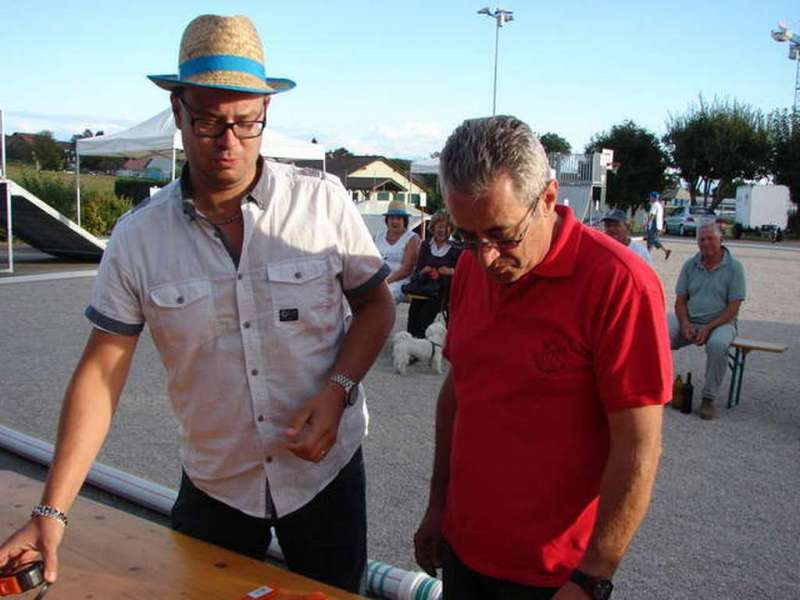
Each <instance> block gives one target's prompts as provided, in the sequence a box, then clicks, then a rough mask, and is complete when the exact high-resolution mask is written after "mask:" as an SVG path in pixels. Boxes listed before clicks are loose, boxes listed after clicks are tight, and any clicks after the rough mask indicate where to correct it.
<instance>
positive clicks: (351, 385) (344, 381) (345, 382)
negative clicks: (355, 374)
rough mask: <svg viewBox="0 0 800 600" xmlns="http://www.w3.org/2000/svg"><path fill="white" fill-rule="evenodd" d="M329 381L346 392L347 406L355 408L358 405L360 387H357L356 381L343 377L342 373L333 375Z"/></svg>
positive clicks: (345, 400) (345, 403)
mask: <svg viewBox="0 0 800 600" xmlns="http://www.w3.org/2000/svg"><path fill="white" fill-rule="evenodd" d="M328 381H330V382H331V383H335V384H336V385H338V386H339V387H340V388H342V389H343V390H344V405H345V406H353V405H354V404H355V403H356V396H357V395H358V394H357V392H358V385H356V382H355V381H353V380H352V379H350V378H349V377H348V376H347V375H342V374H341V373H334V374H333V375H331V378H330V379H329V380H328Z"/></svg>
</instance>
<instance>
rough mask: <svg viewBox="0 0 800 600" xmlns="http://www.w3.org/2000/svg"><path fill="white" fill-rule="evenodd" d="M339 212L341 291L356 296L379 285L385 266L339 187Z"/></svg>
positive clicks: (386, 268)
mask: <svg viewBox="0 0 800 600" xmlns="http://www.w3.org/2000/svg"><path fill="white" fill-rule="evenodd" d="M336 188H337V189H336V191H335V194H336V196H337V198H336V200H338V203H337V204H338V205H339V206H340V207H341V208H340V211H341V212H340V214H339V218H338V219H336V221H337V222H338V240H339V252H340V254H341V256H342V264H343V268H342V289H343V290H344V291H345V292H346V293H348V294H358V293H361V292H364V291H367V290H369V289H370V288H373V287H375V286H377V285H379V284H380V283H381V282H382V281H383V280H384V279H386V277H388V276H389V273H390V269H389V266H388V265H387V264H386V263H385V262H384V261H383V258H382V257H381V255H380V253H379V252H378V249H377V248H376V247H375V242H374V241H373V239H372V236H371V235H370V234H369V229H367V224H366V223H365V222H364V219H363V217H362V216H361V215H360V214H359V212H358V209H357V208H356V206H355V204H353V201H352V200H350V198H349V197H348V196H347V192H345V190H344V188H343V187H341V185H337V186H336Z"/></svg>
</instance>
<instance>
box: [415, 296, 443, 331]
mask: <svg viewBox="0 0 800 600" xmlns="http://www.w3.org/2000/svg"><path fill="white" fill-rule="evenodd" d="M441 309H442V301H441V299H440V298H439V297H438V296H437V297H435V298H428V299H427V300H417V299H416V298H415V299H414V300H412V301H411V305H410V306H409V307H408V324H407V325H406V330H407V331H408V333H410V334H411V335H413V336H414V337H415V338H422V339H425V330H426V329H427V328H428V325H430V324H431V323H433V321H434V319H436V315H438V314H439V311H440V310H441Z"/></svg>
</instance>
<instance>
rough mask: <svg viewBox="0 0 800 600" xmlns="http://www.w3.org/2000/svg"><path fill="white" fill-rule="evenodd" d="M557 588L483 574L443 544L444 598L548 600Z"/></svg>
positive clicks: (468, 599)
mask: <svg viewBox="0 0 800 600" xmlns="http://www.w3.org/2000/svg"><path fill="white" fill-rule="evenodd" d="M557 591H558V588H539V587H531V586H527V585H522V584H519V583H514V582H513V581H506V580H504V579H495V578H494V577H489V576H488V575H481V574H480V573H478V572H477V571H473V570H472V569H470V568H469V567H468V566H466V565H465V564H464V563H462V562H461V560H459V558H458V556H456V553H455V552H453V549H452V548H451V547H450V545H449V544H442V597H443V598H444V600H494V599H496V600H549V599H550V598H552V597H553V596H554V595H555V593H556V592H557Z"/></svg>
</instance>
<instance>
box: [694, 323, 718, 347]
mask: <svg viewBox="0 0 800 600" xmlns="http://www.w3.org/2000/svg"><path fill="white" fill-rule="evenodd" d="M712 331H714V328H713V327H711V326H710V325H703V327H701V328H700V329H698V330H697V333H696V334H695V337H694V343H695V344H696V345H698V346H702V345H703V344H705V343H706V342H707V341H708V336H710V335H711V332H712Z"/></svg>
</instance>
